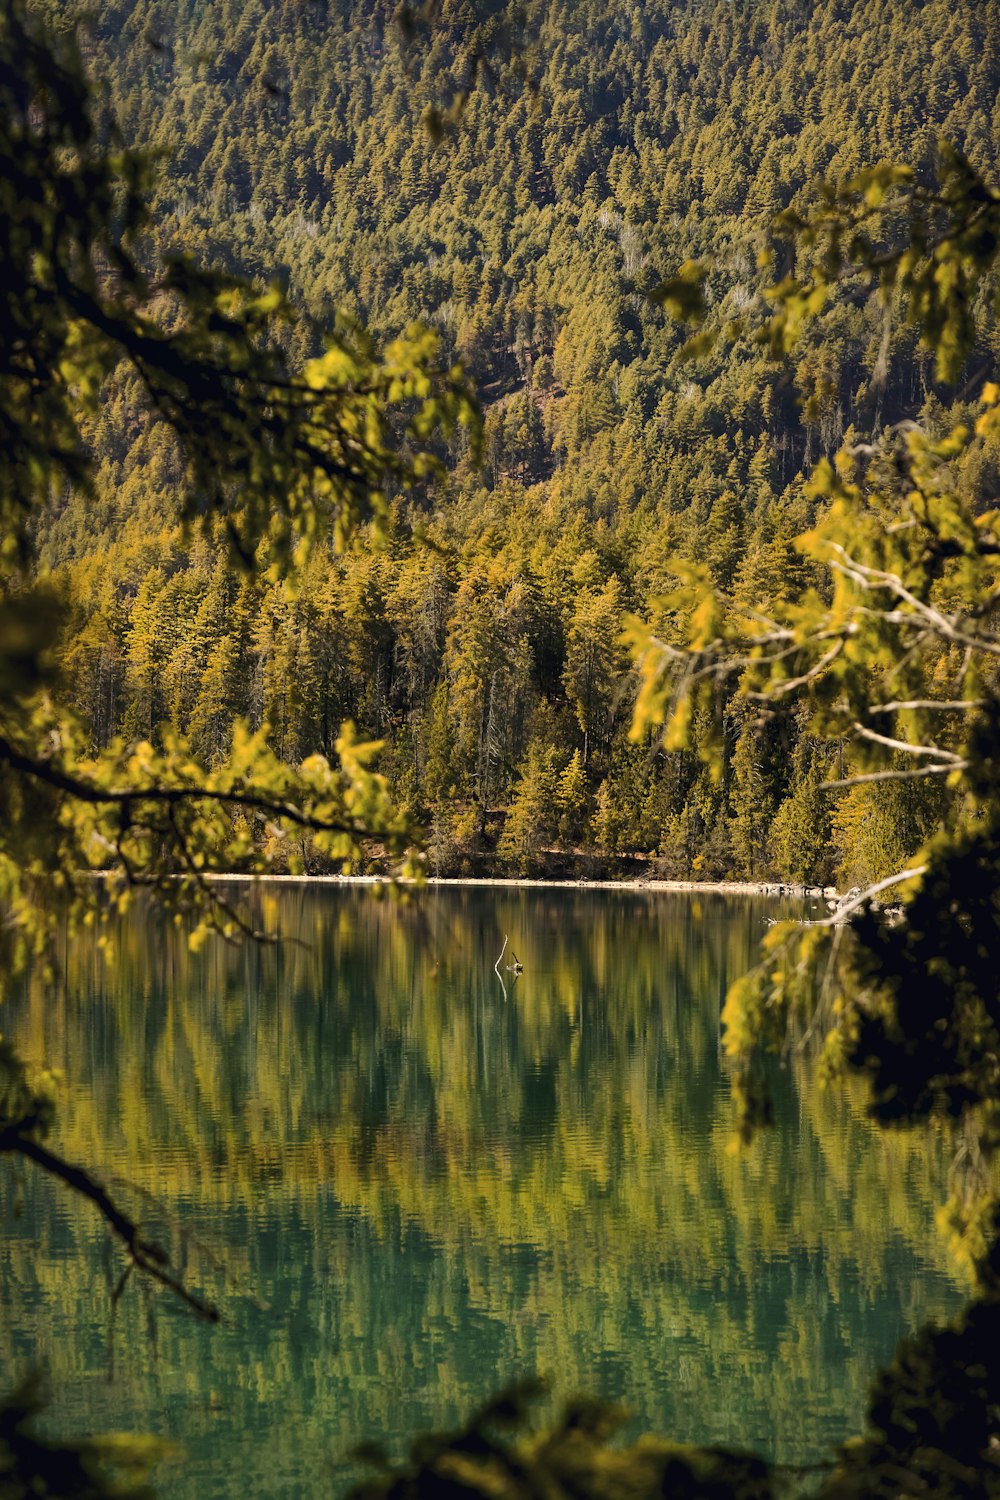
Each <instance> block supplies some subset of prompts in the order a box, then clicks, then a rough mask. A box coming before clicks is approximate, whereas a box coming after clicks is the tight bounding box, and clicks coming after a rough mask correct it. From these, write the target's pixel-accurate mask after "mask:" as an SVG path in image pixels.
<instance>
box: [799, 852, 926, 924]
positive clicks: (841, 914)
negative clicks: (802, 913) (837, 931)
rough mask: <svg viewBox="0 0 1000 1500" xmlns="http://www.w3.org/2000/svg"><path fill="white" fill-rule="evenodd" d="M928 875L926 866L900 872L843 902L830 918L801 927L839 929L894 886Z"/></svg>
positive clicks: (878, 881) (819, 919)
mask: <svg viewBox="0 0 1000 1500" xmlns="http://www.w3.org/2000/svg"><path fill="white" fill-rule="evenodd" d="M926 874H927V866H926V865H915V866H914V867H913V869H912V870H900V871H899V873H898V874H896V875H887V876H886V878H885V879H884V880H877V881H876V882H875V884H874V885H870V886H867V887H866V889H865V890H863V891H859V892H858V894H857V895H856V896H851V897H850V898H849V899H848V900H846V901H842V902H841V903H840V904H839V906H838V907H837V909H836V911H834V912H831V914H830V916H828V917H820V918H818V919H817V920H816V921H815V922H800V923H798V924H797V925H798V926H800V927H839V926H840V925H841V923H842V922H843V920H844V918H845V917H849V916H850V915H851V913H852V912H855V911H857V910H858V908H859V907H862V906H865V905H866V904H867V903H868V902H869V901H872V900H874V898H875V897H876V896H878V895H880V894H881V893H882V891H887V890H889V889H890V888H891V887H892V886H894V885H902V884H903V882H904V881H905V880H919V878H920V876H921V875H926Z"/></svg>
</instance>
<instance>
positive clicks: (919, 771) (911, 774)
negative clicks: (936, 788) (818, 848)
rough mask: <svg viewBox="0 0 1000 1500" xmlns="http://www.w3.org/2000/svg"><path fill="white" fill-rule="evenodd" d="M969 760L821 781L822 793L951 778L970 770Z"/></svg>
mask: <svg viewBox="0 0 1000 1500" xmlns="http://www.w3.org/2000/svg"><path fill="white" fill-rule="evenodd" d="M968 765H969V762H968V761H967V760H960V761H956V763H955V764H954V765H951V764H950V763H949V764H948V765H943V766H916V767H914V769H913V770H912V771H866V772H865V773H864V775H861V776H845V777H844V778H843V780H842V781H821V782H820V791H822V792H836V791H840V790H841V789H842V788H844V787H851V786H861V785H862V784H863V783H865V782H872V781H916V780H917V778H918V777H920V776H950V775H951V773H952V771H965V770H967V769H968Z"/></svg>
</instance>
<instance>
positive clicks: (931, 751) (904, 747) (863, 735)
mask: <svg viewBox="0 0 1000 1500" xmlns="http://www.w3.org/2000/svg"><path fill="white" fill-rule="evenodd" d="M853 728H854V733H855V734H856V735H857V736H858V737H859V739H863V740H871V742H872V743H873V744H875V745H885V747H886V748H887V749H888V750H899V751H901V752H902V753H903V754H904V755H931V756H934V758H935V759H936V760H946V761H948V762H950V764H951V765H952V766H958V765H966V764H967V762H966V761H964V760H963V759H962V757H961V756H960V755H956V754H955V753H954V752H953V751H951V750H941V749H939V748H938V746H937V745H913V744H911V743H910V741H909V740H892V739H890V738H889V736H888V735H885V734H877V733H876V732H875V730H874V729H866V728H865V726H864V724H855V725H854V726H853Z"/></svg>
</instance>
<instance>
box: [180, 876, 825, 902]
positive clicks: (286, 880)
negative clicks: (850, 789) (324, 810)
mask: <svg viewBox="0 0 1000 1500" xmlns="http://www.w3.org/2000/svg"><path fill="white" fill-rule="evenodd" d="M205 878H206V879H207V880H211V881H217V882H219V883H223V882H225V883H229V882H239V883H241V884H246V885H252V884H255V883H259V884H262V885H271V884H280V885H335V886H337V885H340V886H349V885H370V886H379V885H386V884H388V883H389V882H388V877H387V876H385V875H322V874H321V875H278V874H275V875H254V874H250V875H247V874H233V875H229V874H214V873H213V874H210V875H206V877H205ZM399 884H401V885H404V886H406V887H408V888H410V889H418V890H419V889H423V888H425V887H428V886H434V887H439V886H465V887H472V888H480V889H496V890H532V889H534V890H546V891H552V890H565V891H649V892H652V893H654V894H656V893H659V894H672V895H688V896H691V895H694V896H771V897H775V898H783V899H787V898H789V897H791V898H793V899H803V898H805V899H810V898H812V899H815V900H835V899H836V898H837V895H838V893H837V891H836V890H835V889H834V887H833V886H808V885H792V884H788V883H782V882H780V881H773V880H772V881H767V880H761V881H751V880H746V881H740V880H712V881H709V880H700V881H699V880H655V879H648V880H646V879H639V878H635V877H632V878H626V879H623V880H587V879H583V878H580V879H570V878H563V879H559V878H555V879H551V880H546V879H542V878H539V877H533V876H517V875H511V876H501V875H428V876H427V877H426V878H425V879H424V880H421V881H415V880H403V881H400V882H399Z"/></svg>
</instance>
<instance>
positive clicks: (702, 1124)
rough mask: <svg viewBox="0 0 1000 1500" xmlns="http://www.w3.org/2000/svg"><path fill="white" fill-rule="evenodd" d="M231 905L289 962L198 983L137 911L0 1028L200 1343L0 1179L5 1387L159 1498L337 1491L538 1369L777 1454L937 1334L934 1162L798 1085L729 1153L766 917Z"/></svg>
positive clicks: (333, 900) (44, 1208) (705, 906)
mask: <svg viewBox="0 0 1000 1500" xmlns="http://www.w3.org/2000/svg"><path fill="white" fill-rule="evenodd" d="M252 900H253V902H254V904H255V905H256V906H257V908H258V915H259V916H260V917H263V918H266V920H267V921H268V922H269V923H271V924H272V925H277V926H280V928H281V930H282V931H283V933H284V934H285V935H286V937H288V938H294V939H296V940H297V941H296V942H294V943H286V944H285V945H283V946H282V947H280V948H279V949H277V950H273V949H271V950H260V949H252V948H247V947H237V948H231V949H224V948H222V947H216V948H213V949H211V950H209V951H205V952H203V953H201V954H200V955H197V956H194V955H192V954H190V953H189V952H188V951H187V946H186V941H185V938H184V935H183V934H182V933H177V932H175V931H174V930H173V929H171V928H168V927H166V926H165V925H163V924H162V923H161V922H160V921H159V920H158V919H156V918H155V916H150V915H149V914H139V913H137V914H133V915H132V916H130V917H129V918H128V920H127V921H126V923H125V924H124V925H123V926H122V928H121V929H120V932H119V935H118V956H117V962H116V964H115V967H114V968H112V969H109V968H107V967H106V966H105V965H103V963H102V962H101V961H100V960H99V958H98V955H97V953H96V950H95V949H94V948H93V947H92V946H90V944H89V942H87V941H82V942H77V943H75V944H74V945H73V947H72V949H71V950H69V951H68V952H66V953H65V954H64V955H63V968H64V973H63V975H62V977H61V978H60V979H59V980H58V981H57V982H55V983H54V984H53V983H51V982H47V981H46V980H45V979H44V978H43V976H41V975H40V974H39V975H36V976H33V977H32V979H31V981H30V983H29V984H27V985H26V987H25V989H24V992H23V993H22V994H20V995H18V996H15V997H13V998H12V999H11V1001H9V1002H8V1004H7V1005H6V1007H5V1014H4V1017H3V1020H4V1027H5V1030H6V1031H7V1032H8V1034H11V1035H13V1036H14V1037H15V1038H16V1039H17V1041H18V1044H19V1046H20V1047H21V1049H22V1051H23V1052H25V1053H26V1054H28V1055H30V1056H31V1057H32V1058H35V1059H39V1060H40V1059H42V1058H44V1059H45V1060H47V1061H48V1062H49V1063H51V1064H54V1065H58V1066H62V1067H63V1068H65V1070H66V1073H67V1078H68V1083H67V1092H66V1098H65V1102H64V1106H63V1109H62V1113H61V1117H60V1125H59V1128H58V1130H57V1133H56V1136H55V1143H56V1145H57V1146H58V1147H59V1148H60V1149H61V1150H62V1151H63V1152H64V1153H65V1154H67V1155H69V1156H71V1157H73V1158H75V1159H79V1160H83V1161H87V1162H91V1163H100V1165H101V1168H102V1172H103V1175H104V1176H105V1178H106V1180H107V1181H108V1182H109V1183H110V1184H111V1185H112V1186H113V1187H114V1188H115V1190H116V1191H117V1192H118V1193H119V1194H120V1196H121V1197H122V1199H123V1201H126V1202H128V1204H129V1205H130V1207H131V1208H132V1209H133V1210H135V1211H138V1212H140V1213H141V1214H142V1216H143V1217H144V1219H145V1220H146V1221H147V1222H148V1223H149V1224H150V1226H151V1227H155V1228H156V1229H157V1231H158V1232H159V1233H160V1234H161V1235H162V1236H163V1237H164V1238H165V1239H166V1240H167V1241H168V1242H169V1243H170V1244H171V1246H172V1247H173V1249H174V1251H175V1253H176V1254H177V1256H178V1258H179V1259H180V1260H181V1261H183V1262H184V1263H186V1265H187V1268H188V1274H189V1277H190V1279H191V1281H192V1284H194V1285H197V1286H199V1287H200V1288H202V1289H203V1290H204V1291H205V1292H206V1293H208V1294H209V1295H212V1296H214V1297H216V1298H217V1299H218V1300H220V1301H221V1303H222V1305H223V1308H224V1314H225V1318H224V1323H223V1324H222V1326H221V1327H219V1328H217V1329H214V1330H213V1329H208V1328H205V1327H203V1326H200V1325H198V1324H197V1323H195V1322H194V1321H192V1320H191V1319H190V1318H188V1317H186V1316H184V1315H183V1314H182V1313H180V1312H179V1311H178V1310H177V1308H176V1307H174V1306H172V1305H171V1304H170V1302H169V1300H168V1299H167V1298H165V1297H163V1296H160V1295H148V1296H146V1295H144V1294H143V1292H142V1291H141V1290H140V1289H139V1288H137V1287H134V1286H133V1287H130V1288H129V1290H128V1291H127V1293H126V1295H125V1296H124V1297H123V1299H122V1302H121V1304H120V1305H119V1309H118V1313H117V1318H116V1323H115V1326H114V1328H113V1329H112V1327H111V1324H110V1319H109V1298H108V1290H107V1287H108V1276H109V1275H110V1274H114V1270H113V1266H112V1262H113V1256H112V1255H110V1254H109V1249H108V1245H107V1241H106V1238H105V1235H104V1233H103V1230H102V1229H101V1227H100V1225H99V1223H98V1222H96V1220H95V1218H94V1217H93V1216H92V1215H91V1214H90V1213H89V1212H88V1210H87V1208H86V1207H85V1206H84V1205H81V1204H80V1203H79V1202H77V1201H74V1200H72V1199H71V1198H70V1197H69V1196H68V1195H67V1194H66V1193H65V1192H64V1191H63V1190H62V1189H60V1188H59V1187H58V1186H56V1185H54V1184H51V1183H49V1182H48V1181H43V1180H38V1179H37V1178H36V1177H35V1176H34V1175H33V1174H31V1175H29V1176H28V1177H27V1178H26V1181H25V1183H24V1185H23V1188H22V1189H21V1190H20V1197H21V1199H22V1200H23V1211H22V1212H20V1214H18V1213H17V1212H16V1207H17V1205H16V1204H15V1201H14V1200H15V1198H16V1197H17V1196H18V1192H17V1189H16V1186H15V1183H14V1179H13V1177H12V1175H10V1174H9V1172H8V1171H3V1172H0V1193H2V1197H3V1205H2V1209H0V1215H2V1217H0V1222H2V1225H3V1239H2V1242H0V1297H2V1308H0V1351H2V1356H0V1357H2V1359H3V1361H4V1365H5V1369H4V1371H3V1374H4V1380H5V1383H6V1384H10V1382H11V1381H12V1379H13V1378H14V1376H15V1375H16V1373H17V1372H18V1371H21V1370H23V1369H24V1368H25V1367H26V1366H27V1365H28V1364H30V1363H31V1362H32V1361H36V1360H38V1359H44V1360H45V1361H46V1362H47V1364H48V1366H49V1369H50V1371H51V1375H52V1383H53V1387H54V1391H55V1404H54V1408H53V1420H55V1421H57V1422H58V1423H59V1424H60V1425H62V1426H64V1427H65V1428H66V1429H70V1428H72V1430H75V1431H79V1430H96V1429H102V1428H109V1427H113V1428H136V1429H139V1430H146V1431H155V1432H160V1433H164V1434H166V1435H168V1436H171V1437H174V1438H176V1439H178V1440H179V1441H180V1442H181V1443H183V1445H184V1447H185V1448H186V1450H187V1455H188V1457H187V1462H186V1464H185V1465H184V1466H182V1467H180V1468H178V1469H177V1470H176V1471H169V1472H167V1471H164V1473H163V1474H162V1477H161V1481H160V1483H161V1489H162V1491H163V1492H164V1493H165V1494H177V1495H181V1496H184V1497H188V1496H190V1497H194V1496H196V1495H197V1496H198V1497H212V1496H217V1495H218V1496H221V1495H232V1496H236V1495H240V1496H256V1495H265V1494H272V1493H276V1492H279V1491H281V1490H286V1491H288V1492H292V1491H294V1492H295V1493H297V1494H314V1493H315V1494H319V1493H324V1494H329V1493H330V1488H331V1474H332V1475H333V1478H334V1480H335V1482H336V1481H339V1482H341V1484H342V1483H343V1481H345V1480H346V1478H348V1477H349V1476H351V1475H353V1473H354V1472H355V1471H354V1470H353V1468H352V1467H351V1466H350V1465H349V1464H347V1463H346V1461H345V1457H344V1455H345V1454H346V1452H347V1450H348V1449H349V1448H350V1446H351V1445H352V1444H353V1443H354V1442H356V1441H357V1440H358V1439H359V1438H361V1437H365V1436H378V1437H380V1438H382V1439H385V1440H387V1441H388V1442H389V1444H390V1446H392V1447H394V1448H396V1449H397V1450H399V1449H401V1448H402V1447H403V1445H404V1440H405V1438H406V1436H407V1435H409V1434H412V1433H413V1432H414V1431H415V1430H417V1429H418V1428H420V1427H426V1426H428V1425H433V1424H442V1423H448V1422H451V1421H453V1420H455V1419H457V1418H458V1417H459V1416H460V1415H461V1414H462V1413H463V1412H465V1411H467V1410H468V1408H469V1407H470V1406H471V1405H472V1404H474V1403H477V1402H478V1401H479V1400H480V1399H481V1398H482V1397H483V1395H484V1394H485V1393H486V1392H487V1391H488V1390H489V1389H490V1388H492V1387H495V1386H497V1385H499V1384H500V1383H502V1382H505V1381H507V1380H509V1379H511V1378H512V1377H514V1376H517V1375H521V1374H525V1373H527V1372H531V1371H535V1370H540V1371H544V1372H548V1373H549V1374H550V1375H551V1376H553V1377H554V1380H555V1383H556V1386H557V1389H558V1390H560V1391H562V1392H563V1393H566V1394H569V1393H571V1392H572V1391H574V1390H577V1389H586V1390H590V1391H596V1392H600V1393H602V1394H605V1395H607V1396H613V1397H616V1398H620V1399H624V1400H625V1401H626V1402H627V1403H628V1404H629V1405H630V1407H631V1408H632V1409H633V1411H634V1412H635V1413H636V1415H637V1424H640V1425H642V1426H651V1427H655V1428H657V1429H660V1430H664V1431H669V1432H670V1433H671V1434H672V1435H674V1436H677V1437H680V1438H683V1439H690V1440H699V1441H705V1440H710V1441H719V1442H737V1443H740V1444H752V1445H756V1446H758V1447H760V1448H762V1449H763V1450H765V1451H767V1452H768V1453H770V1454H772V1455H774V1456H776V1457H778V1458H780V1459H782V1460H786V1461H805V1460H809V1459H812V1458H815V1457H817V1456H818V1455H820V1454H821V1453H822V1450H823V1447H824V1444H826V1443H828V1442H831V1441H834V1440H837V1439H839V1438H841V1437H844V1436H846V1435H847V1434H848V1433H849V1432H850V1431H851V1430H852V1429H854V1428H856V1426H857V1425H858V1422H859V1420H860V1415H861V1412H862V1408H863V1402H864V1394H865V1389H866V1385H867V1381H868V1378H869V1376H870V1373H871V1371H872V1369H873V1367H874V1364H875V1362H876V1361H879V1360H882V1359H885V1358H886V1357H887V1356H888V1355H889V1354H890V1353H891V1351H892V1348H893V1346H894V1344H895V1342H896V1340H897V1338H898V1337H899V1336H900V1335H901V1334H902V1333H903V1332H905V1331H906V1330H908V1329H910V1328H912V1327H914V1326H915V1325H916V1324H918V1323H919V1322H921V1321H923V1320H925V1319H927V1318H929V1317H932V1316H941V1315H944V1314H947V1313H949V1312H951V1311H952V1310H953V1309H955V1308H956V1307H957V1306H958V1305H959V1304H960V1301H961V1295H960V1291H959V1288H958V1287H957V1286H956V1285H955V1284H954V1283H953V1282H952V1280H951V1279H950V1277H949V1275H948V1270H947V1265H946V1262H945V1258H944V1253H943V1251H942V1250H941V1248H940V1246H939V1244H938V1241H937V1239H936V1237H935V1234H934V1232H933V1227H932V1226H933V1207H934V1203H935V1201H936V1197H937V1195H939V1194H940V1191H941V1184H942V1181H943V1163H942V1161H941V1160H940V1159H939V1157H938V1155H937V1154H936V1153H935V1152H934V1150H933V1149H932V1148H931V1147H929V1146H928V1143H927V1141H926V1139H925V1138H924V1137H914V1138H912V1139H910V1138H908V1137H905V1136H897V1137H892V1138H888V1139H884V1138H880V1137H879V1136H878V1135H877V1134H875V1133H874V1132H873V1131H872V1130H871V1129H870V1127H869V1126H868V1125H867V1123H866V1122H865V1119H864V1115H863V1110H862V1108H861V1106H860V1102H859V1101H857V1100H854V1099H850V1098H849V1099H847V1100H846V1101H845V1100H844V1099H843V1098H835V1097H833V1096H830V1095H825V1094H823V1093H820V1092H818V1091H817V1090H816V1089H815V1087H813V1086H812V1085H811V1083H810V1078H809V1070H808V1066H807V1065H806V1064H804V1063H797V1062H795V1061H793V1062H792V1063H791V1064H790V1066H789V1068H788V1069H787V1071H786V1072H785V1073H784V1074H783V1075H782V1076H781V1078H780V1079H779V1083H778V1091H779V1108H778V1123H777V1127H776V1129H775V1130H774V1131H773V1132H771V1134H770V1135H769V1136H768V1137H767V1138H766V1139H764V1140H762V1141H761V1142H759V1143H758V1144H757V1145H756V1146H755V1147H754V1148H753V1149H752V1150H751V1151H750V1152H749V1153H747V1154H746V1155H742V1156H734V1155H733V1154H732V1153H731V1151H730V1150H729V1149H728V1148H729V1143H730V1137H731V1114H730V1102H729V1089H728V1085H727V1082H726V1077H725V1069H724V1066H723V1063H722V1060H721V1057H720V1048H719V1010H720V1005H721V1001H722V997H723V995H724V992H725V989H726V986H727V984H728V983H729V982H731V981H732V980H733V979H734V978H735V977H737V976H738V975H739V974H741V973H742V972H744V971H745V970H746V969H747V968H748V967H749V966H750V963H751V962H752V958H753V955H754V952H755V949H756V945H757V943H758V941H759V939H760V936H761V934H762V931H763V930H764V920H765V916H766V914H768V913H771V912H773V911H774V910H775V908H774V907H773V906H769V905H765V904H764V903H762V902H755V901H733V900H722V899H720V898H707V899H706V898H702V899H699V900H695V899H692V898H687V897H673V896H663V895H651V894H640V893H620V894H618V893H605V892H583V891H544V890H535V889H532V890H522V891H516V890H500V891H484V890H481V889H476V890H453V889H448V890H437V891H433V892H429V893H427V894H425V895H424V896H423V897H421V899H420V900H419V902H417V903H416V904H414V905H413V906H410V907H408V908H402V909H401V908H400V907H399V906H397V905H395V904H393V903H390V902H387V901H382V902H380V901H378V900H376V899H375V898H374V896H373V895H372V893H371V891H370V890H367V889H358V888H351V889H346V890H343V889H334V888H331V887H313V888H310V889H308V890H306V889H302V888H300V887H283V888H281V889H280V890H277V891H274V892H272V891H270V890H269V891H268V892H267V893H261V894H258V895H256V896H255V897H253V898H252ZM505 933H506V934H509V938H510V947H512V948H513V951H514V952H515V953H516V954H517V956H518V958H519V959H520V960H521V962H522V963H523V965H524V972H523V973H522V974H521V975H520V976H519V977H518V978H517V979H516V981H515V980H514V978H513V977H512V976H511V975H510V974H507V975H505V976H504V980H503V981H501V979H499V978H498V977H497V974H496V973H495V972H494V967H493V965H494V960H495V958H496V956H497V954H498V952H499V951H500V947H501V944H502V942H503V937H504V934H505ZM509 952H510V948H509V949H508V953H509ZM220 1267H224V1268H225V1274H224V1275H223V1273H222V1271H221V1270H220Z"/></svg>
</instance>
